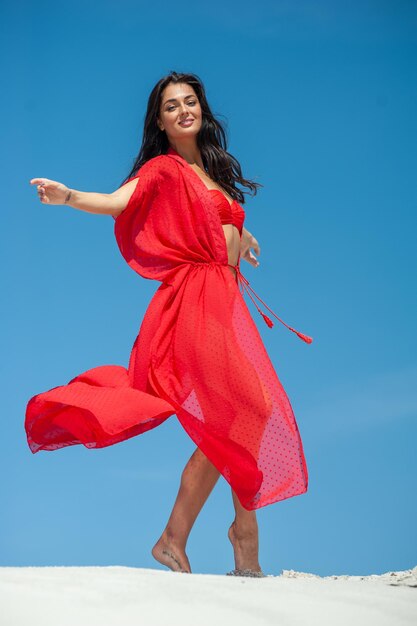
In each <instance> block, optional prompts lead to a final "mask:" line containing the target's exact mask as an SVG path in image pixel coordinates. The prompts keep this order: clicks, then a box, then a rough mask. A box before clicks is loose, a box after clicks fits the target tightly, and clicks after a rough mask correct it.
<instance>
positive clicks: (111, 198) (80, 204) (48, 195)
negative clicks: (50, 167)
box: [30, 177, 139, 217]
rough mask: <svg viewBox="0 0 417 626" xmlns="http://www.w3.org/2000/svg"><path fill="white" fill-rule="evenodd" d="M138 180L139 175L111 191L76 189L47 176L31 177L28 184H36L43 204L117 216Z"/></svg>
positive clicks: (122, 209) (125, 204) (124, 206)
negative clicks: (60, 205) (65, 205)
mask: <svg viewBox="0 0 417 626" xmlns="http://www.w3.org/2000/svg"><path fill="white" fill-rule="evenodd" d="M138 180H139V177H136V178H134V179H133V180H130V181H129V182H128V183H125V184H124V185H122V186H121V187H119V188H118V189H116V191H113V193H96V192H94V191H78V190H77V189H70V188H69V187H67V186H66V185H64V184H63V183H59V182H57V181H55V180H50V179H49V178H32V179H31V180H30V184H31V185H37V186H38V194H39V199H40V201H41V202H42V203H44V204H67V205H69V206H71V207H73V208H74V209H79V210H80V211H87V213H97V214H100V215H113V216H114V217H117V216H118V215H120V213H122V212H123V211H124V209H125V208H126V206H127V203H128V202H129V199H130V198H131V196H132V193H133V192H134V190H135V188H136V185H137V183H138Z"/></svg>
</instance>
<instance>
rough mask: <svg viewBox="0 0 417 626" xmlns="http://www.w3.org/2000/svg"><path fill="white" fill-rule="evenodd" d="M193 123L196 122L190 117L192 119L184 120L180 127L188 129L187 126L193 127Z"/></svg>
mask: <svg viewBox="0 0 417 626" xmlns="http://www.w3.org/2000/svg"><path fill="white" fill-rule="evenodd" d="M193 122H194V120H193V118H192V117H190V118H188V119H186V120H183V121H182V122H179V125H180V126H184V127H187V126H191V124H192V123H193Z"/></svg>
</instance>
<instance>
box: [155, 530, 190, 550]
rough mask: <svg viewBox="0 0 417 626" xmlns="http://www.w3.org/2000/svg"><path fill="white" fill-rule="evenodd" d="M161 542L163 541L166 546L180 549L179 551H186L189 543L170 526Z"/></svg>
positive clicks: (163, 534) (162, 536) (164, 532)
mask: <svg viewBox="0 0 417 626" xmlns="http://www.w3.org/2000/svg"><path fill="white" fill-rule="evenodd" d="M159 541H162V542H163V543H164V544H167V545H169V546H172V547H175V548H178V549H179V550H185V545H186V543H187V539H186V538H184V537H180V536H179V534H178V533H176V532H175V531H174V530H173V529H172V528H171V527H170V526H167V527H166V528H165V530H164V531H163V533H162V535H161V537H160V539H159Z"/></svg>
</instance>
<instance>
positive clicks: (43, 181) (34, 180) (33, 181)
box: [29, 178, 47, 185]
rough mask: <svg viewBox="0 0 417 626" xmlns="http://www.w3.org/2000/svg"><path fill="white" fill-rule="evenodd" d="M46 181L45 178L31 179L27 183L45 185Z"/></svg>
mask: <svg viewBox="0 0 417 626" xmlns="http://www.w3.org/2000/svg"><path fill="white" fill-rule="evenodd" d="M46 180H47V179H46V178H32V179H31V180H30V181H29V183H30V184H31V185H37V184H38V183H42V184H45V182H46Z"/></svg>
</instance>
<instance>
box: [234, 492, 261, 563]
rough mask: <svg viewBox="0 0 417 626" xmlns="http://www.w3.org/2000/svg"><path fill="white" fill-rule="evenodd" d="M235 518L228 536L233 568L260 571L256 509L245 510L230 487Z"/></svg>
mask: <svg viewBox="0 0 417 626" xmlns="http://www.w3.org/2000/svg"><path fill="white" fill-rule="evenodd" d="M232 497H233V504H234V507H235V513H236V515H235V519H234V521H233V522H232V525H231V526H230V528H229V532H228V537H229V539H230V542H231V544H232V546H233V550H234V554H235V568H236V569H239V570H243V569H251V570H253V571H255V572H261V571H262V570H261V567H260V565H259V561H258V552H259V538H258V521H257V519H256V511H247V510H246V509H245V508H244V507H243V506H242V505H241V504H240V502H239V499H238V497H237V495H236V494H235V492H234V491H233V489H232Z"/></svg>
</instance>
